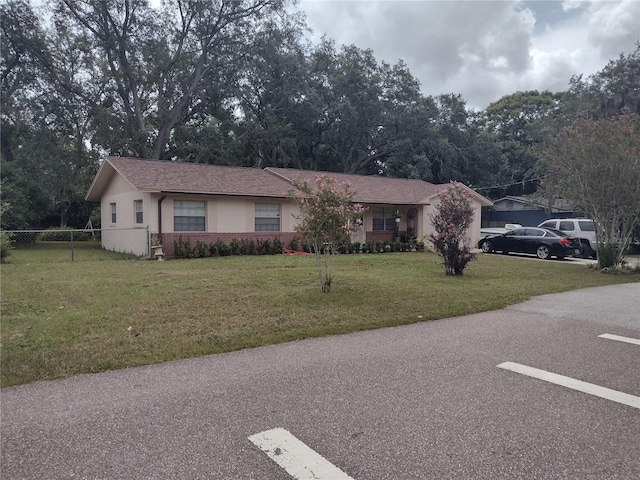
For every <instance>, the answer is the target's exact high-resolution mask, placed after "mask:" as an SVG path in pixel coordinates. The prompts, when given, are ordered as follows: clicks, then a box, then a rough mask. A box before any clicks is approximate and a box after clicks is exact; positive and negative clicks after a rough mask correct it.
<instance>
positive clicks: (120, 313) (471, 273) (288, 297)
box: [0, 250, 638, 386]
mask: <svg viewBox="0 0 640 480" xmlns="http://www.w3.org/2000/svg"><path fill="white" fill-rule="evenodd" d="M32 255H33V254H32ZM38 255H42V252H38ZM9 262H10V263H8V264H4V265H2V270H1V281H2V324H1V329H0V331H1V342H2V353H1V360H2V363H1V365H2V386H9V385H16V384H20V383H27V382H33V381H36V380H50V379H55V378H61V377H67V376H70V375H77V374H81V373H90V372H99V371H103V370H108V369H117V368H124V367H130V366H137V365H144V364H148V363H154V362H164V361H168V360H173V359H178V358H186V357H192V356H197V355H205V354H210V353H218V352H225V351H231V350H237V349H242V348H248V347H255V346H259V345H266V344H271V343H278V342H286V341H290V340H296V339H301V338H308V337H315V336H323V335H334V334H339V333H346V332H353V331H358V330H365V329H371V328H380V327H386V326H395V325H404V324H408V323H413V322H418V321H426V320H434V319H439V318H445V317H451V316H457V315H465V314H469V313H474V312H481V311H486V310H492V309H498V308H502V307H505V306H506V305H509V304H513V303H517V302H521V301H524V300H526V299H528V298H530V297H532V296H535V295H541V294H545V293H554V292H562V291H567V290H574V289H578V288H585V287H594V286H601V285H609V284H616V283H625V282H634V281H638V276H637V275H612V274H602V273H600V272H598V271H597V270H594V269H589V268H587V267H585V266H580V265H569V264H566V263H565V264H563V263H558V262H544V261H537V260H525V259H521V258H510V257H505V256H500V255H479V256H478V259H477V260H476V261H474V262H472V263H471V264H470V265H469V267H468V268H467V270H465V274H464V276H463V277H447V276H445V275H444V273H443V270H442V268H441V267H440V266H439V264H438V258H437V257H436V256H435V255H433V254H430V253H388V254H358V255H341V256H338V258H337V261H336V269H335V279H334V283H333V284H332V288H331V293H330V294H328V295H323V294H321V293H320V292H319V287H318V284H317V276H316V271H315V266H314V263H313V260H312V258H309V257H301V256H283V255H278V256H245V257H222V258H207V259H197V260H174V261H167V262H156V261H147V260H132V259H127V258H126V257H123V256H118V255H113V256H111V257H109V254H108V252H100V255H99V256H97V257H96V259H95V260H91V259H90V258H87V257H86V256H85V257H84V258H83V261H76V262H70V261H68V260H65V261H59V262H40V261H35V260H34V257H31V258H30V257H29V250H24V251H20V250H15V251H13V252H12V254H11V257H10V258H9Z"/></svg>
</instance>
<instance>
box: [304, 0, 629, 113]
mask: <svg viewBox="0 0 640 480" xmlns="http://www.w3.org/2000/svg"><path fill="white" fill-rule="evenodd" d="M300 8H301V9H303V10H305V11H306V12H307V23H308V25H309V26H310V27H311V28H312V29H314V31H315V38H316V39H319V38H320V36H321V35H322V34H326V35H327V36H328V37H329V38H333V39H334V40H335V41H336V43H337V44H338V45H340V44H355V45H357V46H358V47H359V48H363V49H364V48H371V49H372V50H373V51H374V52H375V54H376V56H377V58H378V59H379V60H385V61H388V62H391V63H395V62H397V61H398V60H399V59H403V60H405V62H406V63H407V65H408V66H409V68H410V69H411V71H412V72H413V73H414V75H415V76H416V77H418V78H419V79H420V81H421V83H422V88H423V92H424V93H425V94H428V95H438V94H441V93H460V94H462V96H463V97H464V98H465V99H466V100H467V102H468V105H469V106H471V107H474V108H478V109H479V108H484V107H486V106H487V105H488V104H489V103H490V102H493V101H496V100H498V99H499V98H500V97H502V96H504V95H508V94H510V93H514V92H516V91H518V90H530V89H537V90H547V89H548V90H552V91H557V90H564V89H566V88H567V86H568V82H569V79H570V78H571V76H572V75H574V74H580V73H583V74H585V75H590V74H593V73H595V72H596V71H598V70H600V69H601V68H602V67H604V65H605V64H606V63H607V62H608V60H610V59H612V58H615V57H617V56H618V54H620V53H623V52H630V51H632V50H633V49H634V48H635V42H637V41H638V40H639V39H640V2H638V1H637V0H613V1H606V2H601V1H594V2H588V1H587V0H565V1H564V2H563V3H560V2H554V1H551V2H544V1H528V0H521V1H520V0H509V1H500V0H487V1H426V0H425V1H397V0H386V1H385V0H383V1H376V0H367V1H349V0H337V1H320V0H315V1H314V0H302V1H301V2H300Z"/></svg>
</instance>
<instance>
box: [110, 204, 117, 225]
mask: <svg viewBox="0 0 640 480" xmlns="http://www.w3.org/2000/svg"><path fill="white" fill-rule="evenodd" d="M109 205H110V206H111V223H116V204H115V203H110V204H109Z"/></svg>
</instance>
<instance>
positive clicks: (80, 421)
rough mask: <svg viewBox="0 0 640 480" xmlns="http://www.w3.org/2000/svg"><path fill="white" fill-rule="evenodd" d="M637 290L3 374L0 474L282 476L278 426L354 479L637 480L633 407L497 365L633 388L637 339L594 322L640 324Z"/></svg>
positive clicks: (636, 329) (639, 379)
mask: <svg viewBox="0 0 640 480" xmlns="http://www.w3.org/2000/svg"><path fill="white" fill-rule="evenodd" d="M639 300H640V283H636V284H631V285H621V286H615V287H603V288H598V289H587V290H581V291H577V292H570V293H566V294H559V295H546V296H542V297H537V298H535V299H533V300H531V301H529V302H525V303H523V304H520V305H517V306H513V307H510V308H508V309H505V310H500V311H495V312H488V313H483V314H476V315H470V316H465V317H458V318H451V319H446V320H440V321H434V322H424V323H419V324H415V325H410V326H406V327H399V328H389V329H381V330H375V331H370V332H361V333H356V334H350V335H343V336H337V337H329V338H321V339H311V340H305V341H298V342H292V343H288V344H284V345H275V346H269V347H263V348H257V349H251V350H245V351H240V352H234V353H229V354H222V355H213V356H208V357H202V358H196V359H190V360H184V361H176V362H170V363H165V364H159V365H151V366H148V367H142V368H132V369H127V370H122V371H114V372H106V373H102V374H96V375H84V376H78V377H74V378H69V379H66V380H61V381H54V382H41V383H36V384H31V385H24V386H19V387H12V388H6V389H3V390H2V391H0V402H1V403H0V408H1V410H0V411H1V419H0V420H1V447H2V451H1V457H0V458H1V462H2V463H1V465H0V474H1V475H0V476H1V478H2V479H3V480H8V479H38V478H42V479H58V478H60V479H62V478H74V479H78V478H88V479H94V478H95V479H97V478H101V479H102V478H104V479H106V478H122V479H156V478H157V479H175V478H180V479H288V478H291V477H290V476H289V475H288V474H287V473H285V471H284V470H283V469H282V468H281V467H280V466H278V465H277V464H276V463H275V462H273V461H272V460H270V459H269V458H268V457H267V455H265V454H264V453H263V452H262V451H261V450H260V449H258V448H257V447H256V446H255V445H254V444H253V443H251V442H250V441H249V440H248V438H249V437H250V436H252V435H255V434H256V433H258V432H262V431H265V430H268V429H272V428H283V429H286V430H287V431H288V432H291V434H293V435H294V436H295V437H296V438H298V439H299V440H301V441H302V442H304V444H306V445H307V446H309V447H310V448H311V449H313V450H314V451H315V452H317V453H319V454H320V455H322V456H323V457H324V458H325V459H327V460H328V461H329V462H331V463H332V464H333V465H335V466H337V467H338V468H340V469H341V470H342V471H343V472H345V473H346V474H347V475H349V477H351V478H353V479H356V480H363V479H372V480H376V479H394V480H396V479H431V478H433V479H521V478H522V479H534V478H535V479H581V480H582V479H625V480H627V479H637V478H640V408H634V407H633V406H629V405H623V404H620V403H617V402H615V401H611V400H609V399H606V398H600V397H597V396H594V395H591V394H589V393H583V392H580V391H576V390H573V389H571V388H567V387H565V386H560V385H555V384H552V383H549V382H546V381H543V380H539V379H536V378H531V377H528V376H525V375H521V374H519V373H515V372H512V371H506V370H504V369H502V368H498V367H497V366H498V365H499V364H502V363H503V362H517V363H518V364H522V365H527V366H531V367H535V368H537V369H542V370H546V371H549V372H555V373H557V374H561V375H563V376H566V377H570V378H572V379H579V380H582V381H584V382H588V383H590V384H593V385H597V386H601V387H606V388H608V389H611V390H614V391H617V392H624V393H626V394H628V395H629V396H631V397H632V398H637V397H640V345H637V344H633V343H625V342H620V341H615V340H610V339H605V338H601V337H599V335H601V334H614V335H618V336H622V337H627V338H630V339H640V313H639V312H640V310H639V305H638V304H639ZM428 301H429V298H428V295H427V296H425V302H426V304H428ZM639 400H640V399H639ZM639 405H640V404H639Z"/></svg>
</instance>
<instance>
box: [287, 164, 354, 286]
mask: <svg viewBox="0 0 640 480" xmlns="http://www.w3.org/2000/svg"><path fill="white" fill-rule="evenodd" d="M294 186H295V187H296V190H297V191H295V192H293V193H292V194H291V198H292V199H293V200H294V201H295V202H296V203H297V204H298V206H299V207H300V216H299V217H298V222H299V223H298V225H296V227H295V230H296V232H297V233H298V235H300V237H301V239H302V241H303V242H305V243H307V244H308V245H309V247H310V249H311V253H313V254H315V261H316V268H317V270H318V280H319V283H320V290H321V291H322V292H323V293H329V291H330V290H331V282H332V280H333V260H334V256H335V253H336V249H337V248H339V247H340V245H341V244H342V243H348V242H349V241H350V238H351V234H352V233H353V232H355V231H356V230H357V229H358V228H359V223H358V220H359V219H360V217H361V216H362V214H363V213H364V208H363V207H362V205H360V204H356V203H353V198H354V196H355V192H354V191H353V190H352V189H351V186H350V185H349V184H344V185H342V186H341V187H340V188H339V187H338V186H337V185H336V180H335V178H332V177H328V176H326V175H319V176H317V177H316V182H315V185H310V184H309V182H307V181H305V182H294Z"/></svg>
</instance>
